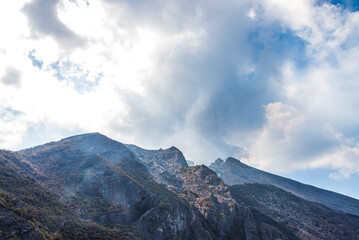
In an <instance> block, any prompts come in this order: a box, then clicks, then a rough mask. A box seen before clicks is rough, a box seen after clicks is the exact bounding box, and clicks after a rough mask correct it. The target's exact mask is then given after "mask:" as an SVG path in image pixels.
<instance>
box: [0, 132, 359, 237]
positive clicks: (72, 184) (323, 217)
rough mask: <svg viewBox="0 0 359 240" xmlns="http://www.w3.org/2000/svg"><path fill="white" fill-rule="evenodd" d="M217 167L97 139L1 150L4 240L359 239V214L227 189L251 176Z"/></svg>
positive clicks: (275, 193) (267, 190)
mask: <svg viewBox="0 0 359 240" xmlns="http://www.w3.org/2000/svg"><path fill="white" fill-rule="evenodd" d="M211 168H212V169H213V170H215V171H213V170H212V169H210V168H208V167H206V166H204V165H200V166H191V167H190V166H188V165H187V161H186V159H185V157H184V156H183V154H182V153H181V151H180V150H178V149H177V148H175V147H171V148H169V149H159V150H145V149H142V148H139V147H137V146H135V145H125V144H122V143H119V142H117V141H114V140H112V139H109V138H107V137H106V136H103V135H101V134H98V133H93V134H84V135H79V136H74V137H70V138H66V139H63V140H61V141H59V142H52V143H48V144H45V145H42V146H38V147H34V148H31V149H26V150H22V151H19V152H10V151H0V188H1V189H0V238H1V239H7V238H14V239H16V238H19V239H206V240H207V239H359V232H358V229H359V220H358V218H359V217H358V216H355V215H350V214H346V213H343V212H339V211H337V210H333V209H331V208H327V207H325V206H323V205H321V204H319V203H313V202H310V201H307V200H305V199H302V198H300V197H298V196H295V195H293V194H291V193H288V192H286V191H284V190H282V189H279V188H278V187H276V186H270V185H263V184H255V185H248V184H245V185H243V184H242V185H234V186H228V185H227V184H226V181H229V180H233V181H234V180H235V179H237V180H238V179H240V178H241V177H242V179H247V180H246V181H250V180H251V179H253V178H254V176H253V172H255V170H253V169H252V168H250V167H248V166H246V165H244V164H243V163H240V162H239V161H238V160H236V159H232V158H230V159H227V160H226V161H223V160H221V159H218V160H216V162H215V163H214V164H212V165H211ZM238 169H242V174H243V175H239V174H238ZM243 169H245V170H243ZM257 171H259V170H257ZM216 172H218V173H219V174H218V175H217V174H216ZM229 173H231V174H232V175H230V174H229ZM220 176H221V177H222V178H221V177H220ZM228 176H229V177H228ZM255 177H258V174H257V175H255ZM222 179H223V180H224V181H223V180H222ZM260 179H261V178H260ZM263 179H266V178H264V177H263V178H262V180H263ZM262 180H261V181H262ZM263 181H264V180H263ZM243 182H245V181H243ZM323 191H324V190H323ZM325 193H326V192H323V194H325ZM328 196H331V195H328ZM323 197H324V196H323ZM340 207H342V208H347V207H348V206H340ZM349 208H350V206H349Z"/></svg>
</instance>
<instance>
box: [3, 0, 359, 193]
mask: <svg viewBox="0 0 359 240" xmlns="http://www.w3.org/2000/svg"><path fill="white" fill-rule="evenodd" d="M357 26H359V3H358V2H357V1H354V0H296V1H291V2H290V3H288V1H285V0H254V1H253V0H242V1H235V0H228V1H224V2H216V1H209V2H202V1H197V0H195V1H175V0H172V1H165V0H154V1H151V2H146V1H128V0H124V1H115V0H102V1H91V0H51V1H48V0H26V1H10V2H9V1H3V2H1V3H0V29H1V30H2V38H1V39H0V148H4V149H9V150H18V149H23V148H26V147H30V146H35V145H40V144H43V143H47V142H50V141H53V140H54V139H60V138H65V137H67V136H72V135H76V134H79V133H84V132H95V131H96V132H101V133H102V134H104V135H106V136H108V137H110V138H112V139H115V140H119V141H120V142H122V141H126V142H129V143H131V142H132V143H135V144H136V145H139V146H141V147H144V148H146V149H158V148H161V147H165V146H176V147H177V148H179V149H180V150H181V151H182V152H183V153H184V155H185V156H186V158H188V159H189V160H191V161H194V162H195V163H196V164H207V165H208V164H209V163H210V162H211V161H214V160H215V159H216V158H218V157H220V158H225V157H228V156H233V157H235V158H237V159H240V160H241V161H242V162H243V163H246V164H248V165H250V166H253V167H255V168H258V169H261V170H264V171H267V172H272V173H275V174H277V175H280V176H285V177H287V178H292V179H295V180H297V181H300V182H303V183H306V184H310V185H314V186H317V187H320V188H324V189H328V190H331V191H335V192H339V193H342V194H345V195H347V196H351V197H354V198H356V199H359V192H358V189H359V115H358V110H359V98H358V96H359V69H358V63H359V60H358V59H359V38H358V37H357V36H358V35H359V28H358V27H357Z"/></svg>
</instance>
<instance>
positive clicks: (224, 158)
mask: <svg viewBox="0 0 359 240" xmlns="http://www.w3.org/2000/svg"><path fill="white" fill-rule="evenodd" d="M93 134H99V135H102V136H105V137H107V138H109V139H111V140H113V141H116V142H119V143H121V144H124V145H134V146H136V147H139V148H142V149H145V150H150V151H151V150H161V149H162V150H167V149H170V148H172V147H175V148H177V147H176V146H167V147H160V148H157V149H148V148H143V147H142V146H139V145H137V144H136V143H126V142H123V141H119V140H116V139H113V138H111V137H109V136H106V135H104V134H102V133H101V132H88V133H80V134H76V135H71V136H67V137H65V138H61V139H57V140H53V141H50V142H45V143H43V144H39V145H35V146H30V147H27V148H24V149H18V150H15V151H23V150H26V149H31V148H36V147H40V146H42V145H46V144H48V143H54V142H60V141H63V140H66V139H69V138H73V137H78V136H83V135H93ZM177 149H178V148H177ZM0 150H7V149H0ZM178 150H179V151H180V152H182V150H181V149H178ZM182 153H183V152H182ZM184 157H185V159H186V161H193V162H194V166H196V165H201V164H196V161H195V160H192V159H187V158H186V156H185V155H184ZM228 158H234V159H236V160H238V161H239V162H241V163H244V164H245V165H247V166H249V167H253V168H255V169H258V170H260V171H264V172H266V173H270V174H274V175H277V176H280V177H284V178H287V179H290V180H293V181H297V182H300V183H302V184H306V185H310V186H313V187H317V188H321V189H324V190H327V191H331V192H335V193H338V194H342V195H345V196H347V197H351V198H354V199H356V200H359V197H357V196H355V195H354V196H350V195H348V194H345V192H342V191H341V190H340V189H335V188H330V187H329V188H327V187H325V186H324V187H323V186H320V185H316V184H313V183H310V182H305V178H303V179H304V181H302V180H300V177H301V176H300V174H298V173H297V174H298V175H297V177H296V176H295V175H294V178H293V176H285V175H280V174H276V173H273V172H270V171H265V170H263V169H260V168H257V167H255V166H251V165H250V164H247V163H245V162H242V161H241V159H238V158H236V157H234V156H226V157H218V158H216V159H212V161H208V163H204V164H203V165H205V166H207V167H209V165H210V164H212V163H214V162H215V161H216V160H217V159H221V160H223V161H224V162H225V161H227V159H228ZM216 174H217V173H216Z"/></svg>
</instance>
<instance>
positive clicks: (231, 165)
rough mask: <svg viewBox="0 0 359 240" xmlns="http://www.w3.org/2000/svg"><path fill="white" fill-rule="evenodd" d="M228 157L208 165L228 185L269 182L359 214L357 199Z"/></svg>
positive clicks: (300, 195) (299, 194)
mask: <svg viewBox="0 0 359 240" xmlns="http://www.w3.org/2000/svg"><path fill="white" fill-rule="evenodd" d="M228 159H229V161H228ZM228 159H227V160H226V161H223V160H222V161H218V159H217V160H216V161H215V162H213V163H212V164H211V165H210V166H209V167H210V168H211V169H213V170H214V171H215V172H217V174H219V175H220V176H221V177H222V179H223V181H224V182H225V183H226V184H228V185H236V184H244V183H261V184H271V185H274V186H276V187H279V188H281V189H283V190H285V191H289V192H291V193H293V194H295V195H297V196H299V197H301V198H304V199H307V200H310V201H314V202H319V203H322V204H324V205H326V206H327V207H330V208H333V209H336V210H341V211H344V212H347V213H352V214H355V215H359V200H358V199H355V198H352V197H350V196H346V195H343V194H340V193H336V192H333V191H330V190H326V189H322V188H318V187H315V186H312V185H309V184H304V183H300V182H298V181H295V180H292V179H289V178H285V177H282V176H278V175H275V174H272V173H269V172H265V171H262V170H259V169H256V168H253V167H250V166H248V165H246V164H244V163H242V162H240V161H239V160H237V159H235V158H232V157H229V158H228ZM321 195H325V196H326V197H328V196H331V199H330V201H328V200H327V199H326V198H323V197H321ZM334 199H337V201H339V202H332V201H333V200H334ZM336 204H337V205H336ZM341 206H346V207H341Z"/></svg>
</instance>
